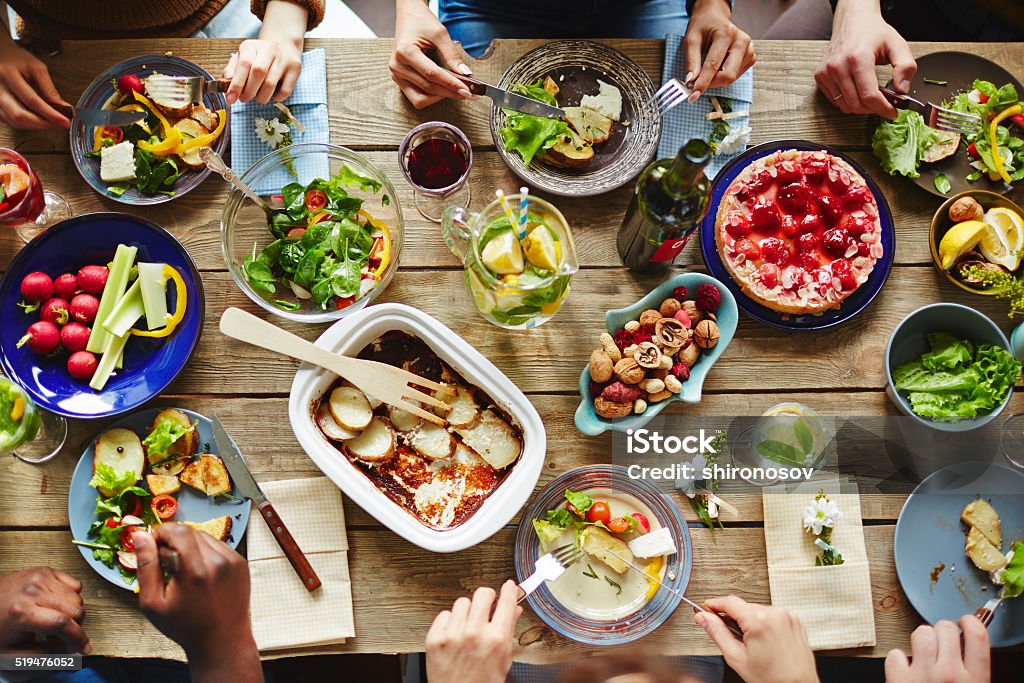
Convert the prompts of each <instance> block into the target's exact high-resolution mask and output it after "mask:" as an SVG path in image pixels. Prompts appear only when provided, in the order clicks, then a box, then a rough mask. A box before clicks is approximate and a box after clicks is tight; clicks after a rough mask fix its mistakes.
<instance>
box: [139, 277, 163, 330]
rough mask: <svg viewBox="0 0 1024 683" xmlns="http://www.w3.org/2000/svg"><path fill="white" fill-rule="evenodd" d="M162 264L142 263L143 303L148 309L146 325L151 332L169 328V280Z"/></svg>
mask: <svg viewBox="0 0 1024 683" xmlns="http://www.w3.org/2000/svg"><path fill="white" fill-rule="evenodd" d="M165 267H166V266H165V265H164V264H162V263H140V264H139V279H138V282H141V283H142V303H143V304H144V305H145V307H146V325H147V326H148V327H149V329H150V330H158V329H160V328H161V327H167V278H165V277H164V268H165Z"/></svg>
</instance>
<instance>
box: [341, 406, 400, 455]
mask: <svg viewBox="0 0 1024 683" xmlns="http://www.w3.org/2000/svg"><path fill="white" fill-rule="evenodd" d="M345 450H347V451H348V453H349V455H351V456H352V457H353V458H356V459H357V460H362V461H363V462H368V463H380V462H385V461H387V460H389V459H390V458H391V457H392V456H393V455H394V454H395V430H394V429H392V427H391V424H390V423H389V422H388V421H387V420H385V419H384V418H382V417H374V418H373V419H371V420H370V424H369V425H368V426H367V427H366V429H364V430H363V432H362V434H360V435H359V436H357V437H356V438H354V439H352V440H351V441H347V442H345Z"/></svg>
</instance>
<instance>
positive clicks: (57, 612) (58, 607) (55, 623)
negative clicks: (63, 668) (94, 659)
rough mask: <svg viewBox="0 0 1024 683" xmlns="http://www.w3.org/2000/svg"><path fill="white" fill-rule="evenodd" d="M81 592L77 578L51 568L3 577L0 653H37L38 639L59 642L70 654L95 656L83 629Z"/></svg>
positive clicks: (40, 568) (0, 578)
mask: <svg viewBox="0 0 1024 683" xmlns="http://www.w3.org/2000/svg"><path fill="white" fill-rule="evenodd" d="M81 591H82V584H81V583H79V582H78V581H77V580H76V579H75V578H74V577H72V576H70V575H68V574H65V573H64V572H62V571H58V570H56V569H51V568H50V567H33V568H32V569H22V570H21V571H18V572H12V573H10V574H7V575H5V576H0V652H7V651H11V650H15V649H17V650H26V651H36V650H38V648H39V646H38V645H37V644H36V640H35V636H37V635H42V636H53V637H56V638H59V639H60V640H62V641H64V642H65V643H66V644H67V646H68V649H69V650H70V651H71V652H81V653H83V654H89V653H90V652H92V645H90V644H89V637H88V636H87V635H85V631H83V630H82V626H81V624H82V617H84V616H85V609H84V608H83V606H82V595H81Z"/></svg>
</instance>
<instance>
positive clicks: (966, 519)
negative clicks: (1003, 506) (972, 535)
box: [960, 498, 1003, 550]
mask: <svg viewBox="0 0 1024 683" xmlns="http://www.w3.org/2000/svg"><path fill="white" fill-rule="evenodd" d="M960 521H961V522H963V523H964V524H966V525H968V526H971V527H974V528H975V529H977V530H978V531H979V532H981V534H982V536H984V537H985V538H987V539H988V542H989V543H991V544H992V545H994V546H995V547H996V550H998V549H999V548H1001V547H1002V545H1003V533H1002V530H1001V529H1000V527H999V514H998V513H997V512H996V511H995V508H993V507H992V505H991V504H989V502H988V501H987V500H982V499H981V498H977V499H975V500H972V501H971V502H970V503H968V504H967V506H966V507H965V508H964V510H963V512H961V513H960Z"/></svg>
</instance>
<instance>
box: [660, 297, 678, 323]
mask: <svg viewBox="0 0 1024 683" xmlns="http://www.w3.org/2000/svg"><path fill="white" fill-rule="evenodd" d="M680 308H682V304H681V303H679V299H673V298H671V297H669V298H668V299H665V300H664V301H662V302H661V308H660V309H658V310H659V311H660V312H661V314H662V315H663V316H665V317H666V318H671V317H672V316H674V315H675V314H676V312H677V311H678V310H679V309H680Z"/></svg>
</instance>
